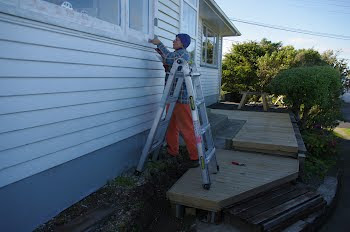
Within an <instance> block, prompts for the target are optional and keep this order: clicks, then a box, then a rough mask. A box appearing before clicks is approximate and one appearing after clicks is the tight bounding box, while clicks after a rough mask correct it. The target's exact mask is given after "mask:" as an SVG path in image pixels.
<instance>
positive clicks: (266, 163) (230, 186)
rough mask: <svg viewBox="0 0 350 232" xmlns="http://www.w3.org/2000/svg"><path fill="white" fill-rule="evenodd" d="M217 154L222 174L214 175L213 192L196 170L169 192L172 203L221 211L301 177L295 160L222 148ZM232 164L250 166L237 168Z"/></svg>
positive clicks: (189, 172) (184, 176)
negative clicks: (205, 187) (204, 186)
mask: <svg viewBox="0 0 350 232" xmlns="http://www.w3.org/2000/svg"><path fill="white" fill-rule="evenodd" d="M216 154H217V159H218V164H219V165H220V172H219V173H218V174H212V175H211V181H212V185H211V188H210V190H204V189H203V188H202V183H201V177H200V170H199V168H193V169H189V170H188V171H187V172H186V173H185V174H184V175H183V176H182V177H181V178H180V179H179V180H178V181H177V182H176V183H175V184H174V185H173V186H172V188H171V189H170V190H169V191H168V192H167V197H168V198H169V200H170V201H172V202H173V203H176V204H181V205H185V206H190V207H194V208H199V209H204V210H210V211H219V210H221V209H222V208H224V207H226V206H228V205H232V204H234V203H236V202H239V201H241V200H243V199H246V198H248V197H250V196H253V195H255V194H258V193H260V192H263V191H266V190H268V189H271V188H273V187H275V186H278V185H280V184H283V183H287V182H289V181H291V180H294V179H296V178H297V176H298V169H299V162H298V160H296V159H293V158H286V157H279V156H266V155H262V154H258V153H252V152H240V151H230V150H220V149H218V150H217V153H216ZM232 161H235V162H239V163H244V164H246V166H237V165H233V164H232Z"/></svg>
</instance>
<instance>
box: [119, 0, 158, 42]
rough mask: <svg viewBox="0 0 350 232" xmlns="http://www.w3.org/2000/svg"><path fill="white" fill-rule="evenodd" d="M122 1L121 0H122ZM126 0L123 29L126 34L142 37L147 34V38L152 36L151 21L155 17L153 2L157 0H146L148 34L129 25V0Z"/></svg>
mask: <svg viewBox="0 0 350 232" xmlns="http://www.w3.org/2000/svg"><path fill="white" fill-rule="evenodd" d="M122 1H123V0H122ZM125 1H126V3H125V4H126V5H127V7H126V9H128V10H126V11H125V12H126V17H125V21H126V22H125V30H127V31H128V34H129V35H131V36H132V37H136V38H137V37H144V36H145V35H146V36H147V38H152V39H153V37H154V27H153V22H154V18H155V9H156V8H155V2H156V1H158V0H148V34H145V33H143V32H141V31H138V30H135V29H133V28H131V27H130V22H129V19H130V10H129V9H130V6H129V0H125Z"/></svg>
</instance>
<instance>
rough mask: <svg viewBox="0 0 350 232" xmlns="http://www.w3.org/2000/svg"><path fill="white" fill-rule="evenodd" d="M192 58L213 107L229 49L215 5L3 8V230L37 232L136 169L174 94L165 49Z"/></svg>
mask: <svg viewBox="0 0 350 232" xmlns="http://www.w3.org/2000/svg"><path fill="white" fill-rule="evenodd" d="M179 32H183V33H188V34H189V35H191V37H192V44H191V46H190V47H189V50H190V51H191V53H192V55H193V60H194V63H195V65H196V66H197V68H198V70H199V71H200V72H201V73H202V76H201V81H202V85H203V90H204V94H205V96H206V101H207V105H208V104H212V103H214V102H217V101H218V98H219V89H220V80H221V53H222V38H223V37H224V36H234V35H240V33H239V31H238V30H237V29H236V28H235V26H234V25H233V24H232V23H231V22H230V20H229V19H228V17H227V16H226V15H225V14H224V13H223V11H222V10H221V9H220V8H219V7H218V5H217V4H216V3H215V2H214V1H213V0H69V1H67V2H64V1H62V0H0V231H7V232H9V231H30V230H32V229H33V228H35V227H37V226H38V225H39V224H41V223H44V222H46V221H47V220H49V219H50V218H52V217H53V216H55V215H57V214H58V213H59V212H61V211H62V210H64V209H65V208H67V207H69V206H70V205H72V204H74V203H75V202H77V201H79V200H80V199H82V198H84V197H85V196H87V195H89V194H90V193H92V192H94V191H96V190H97V189H98V188H100V187H101V186H103V185H104V184H105V183H106V181H107V180H108V179H111V178H114V177H116V176H117V175H119V174H120V173H121V172H122V171H124V170H125V169H127V168H130V167H131V166H135V165H136V164H137V162H138V159H139V156H140V154H141V149H142V146H143V145H144V143H145V139H146V136H147V130H148V129H149V128H150V125H151V123H152V120H153V117H154V114H155V110H156V106H157V102H158V101H159V100H160V97H161V94H162V91H163V87H164V86H163V85H164V70H163V66H162V64H161V62H160V61H159V57H158V54H157V53H156V52H155V51H154V46H153V45H151V44H149V43H148V42H147V41H148V39H149V38H153V37H154V35H157V36H158V37H159V38H160V39H161V40H162V41H163V42H164V44H165V45H166V46H168V47H169V48H172V40H173V39H174V38H175V35H176V34H177V33H179Z"/></svg>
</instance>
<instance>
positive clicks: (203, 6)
mask: <svg viewBox="0 0 350 232" xmlns="http://www.w3.org/2000/svg"><path fill="white" fill-rule="evenodd" d="M199 14H200V17H201V18H202V19H203V20H205V22H206V23H207V24H209V26H211V27H212V28H215V29H216V30H218V31H217V32H218V33H219V34H220V36H222V37H226V36H240V35H241V33H240V32H239V30H238V29H237V28H236V27H235V25H234V24H233V23H232V22H231V20H230V19H229V18H228V17H227V15H226V14H225V13H224V12H223V11H222V10H221V8H220V7H219V6H218V5H217V3H216V2H215V1H214V0H201V1H199Z"/></svg>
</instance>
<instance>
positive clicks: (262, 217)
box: [248, 192, 322, 224]
mask: <svg viewBox="0 0 350 232" xmlns="http://www.w3.org/2000/svg"><path fill="white" fill-rule="evenodd" d="M318 197H319V194H317V193H314V192H307V193H305V194H304V195H302V196H300V197H298V198H295V199H292V200H290V201H288V202H285V203H283V204H281V205H278V206H276V207H274V208H272V209H269V210H267V211H265V212H264V213H261V214H258V215H256V216H254V217H251V218H249V219H248V221H249V222H250V223H252V224H260V223H262V222H264V221H268V220H270V219H271V218H273V217H276V215H279V214H282V213H283V212H284V211H287V210H289V209H292V208H294V207H297V206H298V205H301V204H303V203H305V202H307V201H310V200H312V199H315V198H318ZM321 199H322V198H321Z"/></svg>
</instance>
